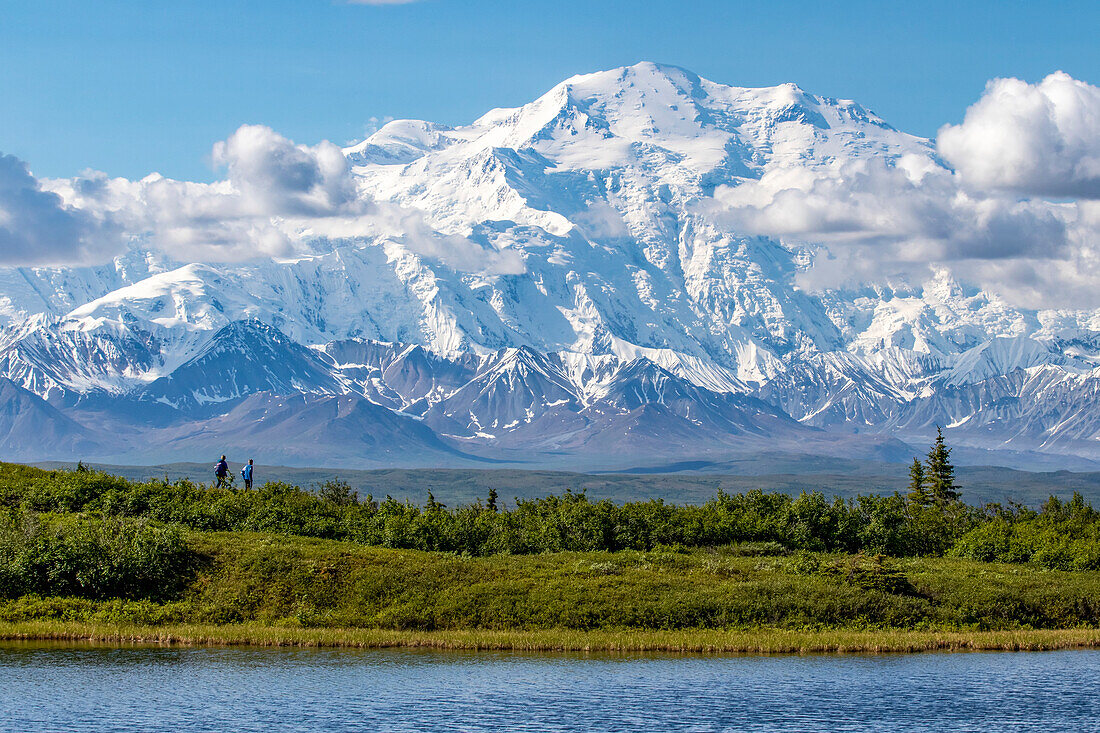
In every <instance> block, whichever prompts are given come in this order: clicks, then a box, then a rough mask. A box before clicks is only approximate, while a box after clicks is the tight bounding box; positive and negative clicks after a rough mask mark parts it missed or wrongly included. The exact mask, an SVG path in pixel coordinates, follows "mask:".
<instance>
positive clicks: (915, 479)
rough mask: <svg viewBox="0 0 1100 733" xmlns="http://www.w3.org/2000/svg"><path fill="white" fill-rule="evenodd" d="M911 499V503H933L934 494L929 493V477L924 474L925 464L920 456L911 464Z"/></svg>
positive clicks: (918, 504) (919, 504)
mask: <svg viewBox="0 0 1100 733" xmlns="http://www.w3.org/2000/svg"><path fill="white" fill-rule="evenodd" d="M906 498H908V499H909V503H910V504H916V505H917V506H928V505H929V504H931V503H932V495H931V494H929V493H928V477H927V476H925V475H924V464H923V463H921V462H920V459H919V458H914V459H913V465H911V466H909V496H908V497H906Z"/></svg>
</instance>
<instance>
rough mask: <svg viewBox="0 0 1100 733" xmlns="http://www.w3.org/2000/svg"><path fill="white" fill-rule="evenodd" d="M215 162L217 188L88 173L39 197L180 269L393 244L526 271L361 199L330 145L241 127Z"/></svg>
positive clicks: (465, 265) (414, 217)
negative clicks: (342, 245) (356, 244)
mask: <svg viewBox="0 0 1100 733" xmlns="http://www.w3.org/2000/svg"><path fill="white" fill-rule="evenodd" d="M212 157H213V160H214V162H215V164H216V165H218V166H219V167H222V168H224V169H225V171H226V178H225V179H224V180H222V181H218V182H216V183H209V184H207V183H193V182H189V181H176V180H172V179H169V178H164V177H163V176H160V175H157V174H153V175H150V176H147V177H145V178H143V179H141V180H140V181H131V180H127V179H125V178H108V177H107V176H106V175H104V174H102V173H88V174H85V175H83V176H81V177H79V178H76V179H72V180H57V181H49V182H47V184H48V185H49V186H50V187H51V189H52V192H49V193H44V194H43V195H46V196H49V197H52V199H53V200H56V202H57V203H58V204H60V202H61V201H62V198H63V199H64V200H65V201H66V202H67V204H66V206H67V209H66V210H68V211H71V212H73V214H74V215H82V214H83V212H95V213H96V215H97V216H98V217H99V218H101V219H104V220H107V221H110V222H112V224H113V225H114V226H115V228H116V229H117V230H118V231H119V232H125V233H126V235H127V236H128V237H133V238H135V239H137V240H139V241H140V242H142V243H144V244H146V245H150V246H152V247H154V248H157V249H160V250H163V251H165V252H167V253H168V254H169V255H171V256H172V257H173V258H174V259H177V260H196V261H205V262H224V261H236V260H247V259H253V258H257V257H285V256H292V255H295V254H300V253H303V252H305V253H308V252H312V251H314V248H315V246H319V247H328V246H331V243H332V242H336V241H346V240H373V241H382V240H391V241H394V242H397V243H399V244H401V245H403V246H405V247H406V248H407V249H408V250H409V251H411V252H413V253H415V254H418V255H420V256H423V257H426V258H431V259H435V260H441V261H443V262H445V263H446V264H447V265H448V266H450V267H453V268H454V269H456V270H459V271H462V272H476V273H481V274H517V273H521V272H524V270H525V266H524V263H523V260H522V257H521V256H520V254H519V253H518V252H515V251H511V250H503V251H498V250H496V249H494V248H493V247H483V246H481V245H479V244H478V243H476V242H474V241H472V240H470V239H468V238H466V237H462V236H458V235H455V234H447V233H440V232H436V231H434V230H433V229H432V228H431V227H430V226H429V225H428V224H427V223H426V222H425V219H424V216H423V214H422V213H421V212H418V211H415V210H411V209H407V208H403V207H400V206H397V205H395V204H390V203H378V202H372V201H370V200H368V199H366V198H365V197H362V196H360V195H358V193H357V191H356V187H355V182H354V180H353V178H352V176H351V173H350V170H349V167H348V163H347V159H346V158H345V157H344V154H343V153H342V152H341V150H340V149H339V148H338V147H336V146H335V145H333V144H332V143H330V142H327V141H325V142H321V143H319V144H318V145H314V146H306V145H298V144H295V143H293V142H292V141H290V140H288V139H286V138H285V137H283V136H281V135H279V134H278V133H276V132H275V131H273V130H271V129H270V128H267V127H263V126H258V125H246V126H243V127H241V128H240V129H238V130H237V131H236V132H234V133H233V134H232V135H231V136H230V137H229V138H228V139H227V140H225V141H222V142H219V143H217V144H216V145H214V149H213V155H212ZM31 180H33V179H31ZM59 196H60V197H59ZM119 246H121V243H120V245H119Z"/></svg>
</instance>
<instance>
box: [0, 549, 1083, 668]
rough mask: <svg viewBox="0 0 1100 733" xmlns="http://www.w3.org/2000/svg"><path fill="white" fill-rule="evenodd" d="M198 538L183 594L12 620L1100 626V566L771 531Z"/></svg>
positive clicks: (493, 627) (2, 620) (36, 601)
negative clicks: (700, 538) (796, 545)
mask: <svg viewBox="0 0 1100 733" xmlns="http://www.w3.org/2000/svg"><path fill="white" fill-rule="evenodd" d="M187 542H188V544H189V545H190V546H191V547H192V548H193V549H194V550H195V551H196V553H197V554H198V557H199V563H198V567H197V569H196V570H195V571H194V573H195V574H194V576H193V578H192V579H191V580H190V582H189V583H188V584H187V586H186V587H185V588H184V590H182V591H181V592H179V593H178V594H176V596H175V597H174V598H173V599H172V600H168V601H164V602H154V601H152V600H141V599H139V600H92V599H87V598H74V597H67V598H52V597H45V598H43V597H38V596H23V597H20V598H15V599H9V600H6V601H0V624H3V625H4V627H5V628H9V629H10V628H18V625H19V624H25V623H60V624H77V625H80V624H91V626H92V627H94V628H103V627H104V625H107V626H109V627H114V626H120V627H143V628H144V627H162V628H165V629H170V628H177V627H180V626H181V625H182V626H184V627H192V626H194V625H199V626H214V627H220V628H226V629H232V628H238V627H239V628H248V629H260V628H263V629H272V632H271V633H272V634H283V633H285V634H291V635H293V634H297V633H305V631H306V630H309V631H310V633H313V632H314V631H316V633H321V631H322V630H326V629H328V630H339V629H344V630H346V629H360V630H365V629H374V630H379V632H381V631H392V632H415V633H417V634H423V633H429V634H431V633H437V632H438V633H443V632H446V634H452V633H458V632H461V633H462V634H466V633H469V634H490V635H491V634H496V633H500V634H524V633H527V634H532V635H534V637H535V638H537V637H539V635H540V634H542V635H545V634H551V635H552V636H553V635H555V634H557V635H560V634H573V633H574V632H576V633H581V632H584V633H588V632H599V633H606V634H610V635H612V636H615V635H622V634H627V635H629V634H635V633H641V632H646V633H650V632H652V633H657V632H661V633H670V634H672V633H681V632H683V633H688V632H690V633H691V634H704V632H706V633H708V634H709V633H711V630H713V631H714V632H716V633H717V632H721V633H723V634H730V633H734V632H737V633H742V634H750V635H751V634H753V633H757V634H758V633H759V631H754V630H759V629H770V630H773V632H774V633H782V634H786V633H789V632H798V633H810V632H815V633H817V632H824V631H831V630H838V629H840V630H846V631H861V632H867V633H872V632H873V633H880V632H881V633H887V632H889V633H893V631H894V630H906V631H922V630H928V631H935V632H936V633H940V632H944V631H947V630H955V631H960V632H966V633H973V632H979V631H989V630H993V631H997V630H1007V631H1012V630H1029V629H1080V628H1087V627H1095V626H1100V572H1091V571H1078V572H1061V571H1051V570H1044V569H1041V568H1038V567H1035V566H1032V565H1021V564H1015V565H1001V564H994V563H981V562H977V561H972V560H965V559H958V558H909V559H898V560H892V559H889V558H875V557H866V556H846V555H826V554H813V553H795V554H789V555H760V554H757V553H759V552H762V551H764V552H766V551H769V549H771V548H770V546H767V545H741V546H731V547H727V548H719V549H713V550H697V551H693V552H690V553H681V552H671V551H667V552H635V551H622V552H615V553H606V552H592V553H577V552H563V553H549V554H541V555H523V556H509V555H496V556H490V557H463V556H458V555H452V554H445V553H433V552H421V551H414V550H394V549H386V548H378V547H366V546H362V545H358V544H354V543H347V542H337V541H332V540H319V539H308V538H297V537H283V536H277V535H267V534H255V533H191V534H189V535H187ZM241 625H244V626H241ZM332 633H336V631H333V632H332ZM341 633H343V632H341ZM348 633H350V632H348ZM356 633H358V632H356ZM363 633H366V632H365V631H364V632H363ZM769 633H772V632H769ZM446 634H445V636H446ZM295 638H297V637H295ZM303 638H304V637H303ZM394 638H398V637H394ZM448 638H455V637H453V635H452V636H451V637H448ZM516 638H519V637H516ZM693 638H694V637H693ZM699 638H703V637H699ZM739 638H740V637H739ZM540 643H541V642H540ZM578 643H579V642H578ZM607 643H610V642H607ZM693 643H696V642H693ZM699 643H701V642H699ZM547 644H549V646H550V647H553V646H554V645H553V644H551V643H550V642H547ZM570 648H572V647H570ZM601 648H602V647H601ZM723 648H725V647H723Z"/></svg>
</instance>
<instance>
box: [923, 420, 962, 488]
mask: <svg viewBox="0 0 1100 733" xmlns="http://www.w3.org/2000/svg"><path fill="white" fill-rule="evenodd" d="M925 464H926V465H927V466H928V470H927V472H926V475H927V481H928V488H929V489H930V490H931V492H932V499H933V500H934V501H935V502H936V503H937V504H941V505H942V504H949V503H951V502H953V501H958V500H959V485H958V484H956V483H955V467H954V466H953V465H951V449H950V448H948V447H947V443H946V441H944V439H943V430H941V429H940V427H939V426H938V425H937V426H936V442H935V443H933V444H932V450H930V451H928V459H927V460H926V461H925Z"/></svg>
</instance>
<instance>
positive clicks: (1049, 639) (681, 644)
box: [0, 621, 1100, 654]
mask: <svg viewBox="0 0 1100 733" xmlns="http://www.w3.org/2000/svg"><path fill="white" fill-rule="evenodd" d="M0 641H65V642H81V643H107V644H157V645H168V644H181V645H193V646H202V645H208V646H214V645H229V646H245V645H247V646H266V647H274V646H295V647H314V648H337V647H344V648H358V649H389V648H420V649H453V650H471V651H474V650H485V651H488V650H503V651H532V652H534V651H547V652H549V651H574V652H677V653H695V654H707V653H710V654H717V653H743V654H815V653H887V652H926V651H1049V650H1054V649H1084V648H1096V647H1100V630H1097V629H1026V630H1021V629H1016V630H1011V631H957V630H956V631H905V630H852V629H829V630H818V631H806V630H792V629H754V630H746V631H726V630H707V629H688V630H671V631H660V630H622V631H607V630H596V631H577V630H571V629H544V630H538V631H494V630H486V629H480V630H474V629H450V630H446V631H395V630H392V629H303V628H286V627H272V626H266V625H262V624H227V625H220V626H215V625H200V624H187V625H168V626H135V625H111V624H102V623H101V624H88V623H78V622H65V621H26V622H19V623H0Z"/></svg>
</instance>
